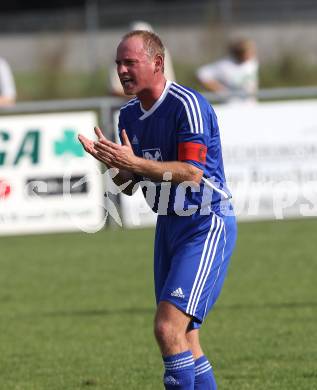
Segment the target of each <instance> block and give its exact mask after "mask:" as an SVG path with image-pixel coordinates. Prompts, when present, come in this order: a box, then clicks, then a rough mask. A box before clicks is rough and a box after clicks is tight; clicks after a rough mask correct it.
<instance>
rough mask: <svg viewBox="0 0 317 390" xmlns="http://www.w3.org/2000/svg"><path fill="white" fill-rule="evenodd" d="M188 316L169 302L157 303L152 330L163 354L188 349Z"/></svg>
mask: <svg viewBox="0 0 317 390" xmlns="http://www.w3.org/2000/svg"><path fill="white" fill-rule="evenodd" d="M189 322H190V317H189V316H187V315H186V314H184V313H183V312H182V311H181V310H179V309H177V307H175V306H174V305H172V304H171V303H169V302H166V301H162V302H160V303H159V305H158V307H157V311H156V316H155V323H154V332H155V337H156V340H157V342H158V344H159V347H160V349H161V352H162V355H163V356H168V355H175V354H177V353H181V352H184V351H188V350H189V349H190V348H189V344H188V339H187V336H186V330H187V327H188V325H189Z"/></svg>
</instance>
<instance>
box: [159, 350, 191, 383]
mask: <svg viewBox="0 0 317 390" xmlns="http://www.w3.org/2000/svg"><path fill="white" fill-rule="evenodd" d="M163 361H164V366H165V374H164V386H165V389H166V390H176V389H177V390H194V381H195V363H194V358H193V355H192V353H191V351H185V352H181V353H178V354H176V355H171V356H166V357H163Z"/></svg>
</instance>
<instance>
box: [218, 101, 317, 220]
mask: <svg viewBox="0 0 317 390" xmlns="http://www.w3.org/2000/svg"><path fill="white" fill-rule="evenodd" d="M216 112H217V116H218V121H219V127H220V129H221V138H222V144H223V156H224V163H225V170H226V176H227V181H228V184H229V187H230V189H231V191H232V194H233V199H232V202H233V203H234V206H235V212H236V214H237V216H238V218H240V219H267V218H268V219H283V218H287V217H307V216H317V115H316V113H317V100H302V101H289V102H270V103H258V104H256V103H254V104H252V103H250V104H248V103H245V104H241V103H240V104H232V105H228V106H218V107H216Z"/></svg>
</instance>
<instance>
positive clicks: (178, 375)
mask: <svg viewBox="0 0 317 390" xmlns="http://www.w3.org/2000/svg"><path fill="white" fill-rule="evenodd" d="M116 62H117V70H118V75H119V77H120V80H121V83H122V86H123V89H124V91H125V93H126V94H127V95H136V98H134V99H132V100H131V101H130V102H128V103H127V104H126V105H124V106H123V107H122V108H121V110H120V117H119V135H120V139H121V142H122V143H121V145H118V144H115V143H113V142H111V141H110V140H108V139H106V138H105V137H104V136H103V134H102V132H101V131H100V129H98V128H96V129H95V132H96V135H97V137H98V140H97V141H96V142H94V141H92V140H88V139H87V138H85V137H83V136H81V135H80V136H79V140H80V141H81V143H82V144H83V146H84V148H85V150H86V151H87V152H88V153H90V154H91V155H92V156H94V157H95V158H96V159H98V160H100V161H101V162H103V163H104V164H106V165H107V166H108V167H111V168H116V169H117V175H116V176H115V178H114V181H115V183H116V184H118V185H122V184H125V187H126V188H125V193H127V194H130V195H131V194H132V193H133V192H134V190H135V188H136V187H137V186H141V188H142V191H143V193H144V196H145V198H146V200H147V202H148V204H149V205H150V207H151V208H152V209H153V211H155V212H157V213H158V220H157V226H156V235H155V248H154V280H155V295H156V301H157V311H156V316H155V336H156V339H157V342H158V344H159V347H160V349H161V352H162V356H163V362H164V366H165V374H164V386H165V388H166V389H168V390H169V389H181V390H207V389H208V390H210V389H212V390H214V389H216V381H215V378H214V375H213V370H212V367H211V365H210V363H209V361H208V359H207V358H206V357H205V355H204V353H203V351H202V348H201V346H200V343H199V328H200V326H201V324H202V323H203V321H204V319H205V317H206V315H207V313H208V312H209V311H210V310H211V308H212V307H213V305H214V303H215V301H216V299H217V297H218V295H219V293H220V291H221V287H222V284H223V282H224V278H225V275H226V272H227V268H228V263H229V259H230V256H231V254H232V251H233V248H234V244H235V240H236V222H235V217H234V215H233V211H232V207H231V204H230V202H229V199H230V198H231V194H230V192H229V190H228V188H227V187H226V180H225V174H224V169H223V162H222V152H221V143H220V135H219V128H218V124H217V118H216V115H215V113H214V111H213V109H212V107H211V106H210V104H209V103H208V102H207V100H206V99H205V98H204V97H202V96H201V95H200V94H199V93H197V92H196V91H194V90H191V89H189V88H185V87H183V86H180V85H178V84H176V83H171V82H169V81H167V80H166V79H165V77H164V46H163V45H162V42H161V40H160V39H159V37H158V36H157V35H155V34H153V33H150V32H147V31H133V32H130V33H129V34H127V35H125V36H124V37H123V39H122V41H121V42H120V44H119V46H118V49H117V57H116Z"/></svg>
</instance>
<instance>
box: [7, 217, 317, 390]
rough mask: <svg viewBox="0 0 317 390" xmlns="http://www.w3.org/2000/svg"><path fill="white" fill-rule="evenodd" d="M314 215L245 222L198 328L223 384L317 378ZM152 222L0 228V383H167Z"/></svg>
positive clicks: (269, 385) (261, 387)
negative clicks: (92, 228) (71, 229)
mask: <svg viewBox="0 0 317 390" xmlns="http://www.w3.org/2000/svg"><path fill="white" fill-rule="evenodd" d="M316 231H317V220H315V219H311V220H301V221H300V220H298V221H287V222H285V221H281V222H263V223H245V224H240V225H239V239H238V245H237V250H236V252H235V255H234V257H233V259H232V263H231V268H230V271H229V275H228V278H227V280H226V283H225V286H224V290H223V292H222V295H221V296H220V299H219V301H218V303H217V305H216V307H215V309H214V310H213V311H212V312H211V313H210V315H209V317H208V319H207V321H206V323H205V324H204V326H203V328H202V331H201V333H202V336H201V337H202V342H203V345H204V347H205V352H206V354H207V355H208V356H209V358H210V359H211V361H212V363H213V366H214V371H215V374H216V376H217V381H218V386H219V390H222V389H228V390H229V389H230V390H232V389H234V390H247V389H251V390H273V389H274V390H284V389H285V390H293V389H294V390H295V389H296V390H308V389H311V390H312V389H316V388H317V336H316V329H317V326H316V324H317V294H316V292H317V287H316V275H317V255H316ZM153 235H154V232H153V230H152V229H147V230H134V231H124V230H107V231H102V232H99V233H97V234H94V235H88V234H64V235H43V236H28V237H8V238H4V237H2V238H0V283H1V289H0V307H1V310H0V378H1V379H0V389H1V390H2V389H3V390H10V389H16V390H18V389H19V390H31V389H32V390H50V389H56V390H63V389H66V390H73V389H109V390H110V389H111V390H121V389H122V390H123V389H125V390H141V389H142V390H150V389H153V390H159V389H161V388H162V385H161V376H162V373H163V368H162V363H161V358H160V354H159V351H158V348H157V347H156V345H155V342H154V337H153V335H152V322H153V313H154V296H153V282H152V240H153Z"/></svg>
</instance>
